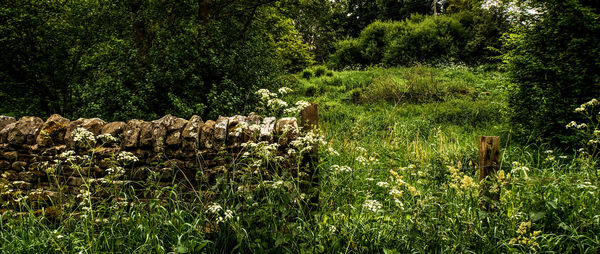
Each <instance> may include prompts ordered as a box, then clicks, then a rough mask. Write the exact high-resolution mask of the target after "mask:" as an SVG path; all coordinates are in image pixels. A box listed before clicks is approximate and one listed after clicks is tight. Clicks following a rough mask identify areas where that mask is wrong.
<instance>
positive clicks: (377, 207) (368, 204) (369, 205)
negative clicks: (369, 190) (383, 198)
mask: <svg viewBox="0 0 600 254" xmlns="http://www.w3.org/2000/svg"><path fill="white" fill-rule="evenodd" d="M362 206H363V208H365V209H367V210H368V211H371V212H374V213H378V212H379V211H381V208H383V205H382V204H381V203H379V201H377V200H373V199H367V200H366V201H365V203H363V205H362Z"/></svg>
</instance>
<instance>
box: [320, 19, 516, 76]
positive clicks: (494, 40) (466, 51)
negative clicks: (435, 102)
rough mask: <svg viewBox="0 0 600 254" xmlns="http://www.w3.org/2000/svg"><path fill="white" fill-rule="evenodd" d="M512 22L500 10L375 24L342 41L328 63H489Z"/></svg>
mask: <svg viewBox="0 0 600 254" xmlns="http://www.w3.org/2000/svg"><path fill="white" fill-rule="evenodd" d="M507 28H508V21H507V19H506V17H505V16H504V12H502V11H501V10H499V9H491V10H484V9H480V8H478V9H475V10H469V11H464V12H460V13H457V14H452V15H438V16H423V15H413V16H411V17H410V18H408V19H406V20H404V21H394V22H390V21H385V22H383V21H376V22H373V23H372V24H370V25H369V26H367V27H366V28H365V29H363V31H362V32H361V33H360V35H359V37H358V38H355V39H352V38H351V39H346V40H343V41H340V42H338V44H337V46H336V51H335V52H334V53H333V54H332V55H331V56H330V59H329V62H328V65H329V66H330V67H331V68H335V69H342V68H345V67H348V66H356V65H359V66H369V65H384V66H398V65H411V64H414V63H440V62H441V63H446V62H467V63H472V64H476V63H489V62H497V61H498V60H497V59H495V58H493V57H497V56H498V55H499V53H498V50H497V49H498V48H500V45H501V43H500V42H499V38H500V36H501V35H502V34H503V33H504V32H505V31H506V30H507Z"/></svg>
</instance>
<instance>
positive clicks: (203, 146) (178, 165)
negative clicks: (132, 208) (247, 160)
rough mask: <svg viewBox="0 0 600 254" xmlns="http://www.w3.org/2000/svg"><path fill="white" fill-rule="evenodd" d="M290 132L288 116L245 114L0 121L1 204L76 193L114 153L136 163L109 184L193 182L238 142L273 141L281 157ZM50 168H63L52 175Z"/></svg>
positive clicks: (107, 167) (294, 127) (111, 166)
mask: <svg viewBox="0 0 600 254" xmlns="http://www.w3.org/2000/svg"><path fill="white" fill-rule="evenodd" d="M81 128H83V129H85V130H86V131H82V130H83V129H81ZM284 129H285V130H286V131H285V132H284V131H283V130H284ZM297 134H298V124H297V121H296V119H295V118H282V119H276V118H274V117H265V118H262V117H260V116H258V115H256V114H253V113H251V114H250V115H248V116H240V115H237V116H233V117H219V118H218V119H216V120H207V121H203V120H202V119H201V118H200V117H198V116H193V117H191V118H190V119H183V118H178V117H175V116H172V115H166V116H164V117H162V118H160V119H158V120H154V121H142V120H135V119H134V120H129V121H128V122H111V123H107V122H105V121H103V120H101V119H98V118H91V119H83V118H80V119H77V120H75V121H70V120H69V119H66V118H64V117H62V116H60V115H57V114H55V115H52V116H50V117H49V118H48V119H46V120H45V121H44V120H42V119H41V118H38V117H33V116H25V117H22V118H21V119H18V120H17V119H15V118H12V117H7V116H0V174H1V176H0V190H1V191H2V193H3V194H2V197H1V198H2V201H3V202H4V203H3V204H6V202H7V200H8V199H10V198H14V197H15V196H16V195H15V194H16V193H30V192H32V191H35V192H36V193H45V194H47V195H50V196H51V195H54V194H53V193H55V192H56V191H57V188H58V186H62V187H60V188H62V189H60V191H61V193H63V192H64V193H71V194H76V193H79V191H80V189H81V188H82V187H83V186H84V184H86V183H90V182H101V181H103V180H105V179H106V178H107V175H109V173H111V172H112V171H114V170H115V161H118V160H120V159H122V158H118V157H119V156H121V155H122V152H128V153H131V154H133V155H135V156H136V157H137V161H135V162H132V163H130V164H127V172H126V173H124V174H123V175H122V176H121V177H119V178H118V179H117V180H115V179H113V180H115V181H114V182H117V181H118V182H119V183H120V184H132V183H134V182H135V181H138V180H144V179H146V178H148V177H149V175H150V174H151V173H156V172H159V173H160V176H159V180H160V181H161V183H162V184H163V185H173V184H175V183H177V182H184V183H186V184H194V181H196V180H197V175H198V172H201V173H202V175H203V176H207V177H210V176H211V174H215V173H217V169H218V168H222V167H223V166H224V165H227V164H228V163H230V162H231V160H232V159H233V158H236V156H239V154H240V153H241V152H243V149H244V148H243V145H242V144H243V143H244V142H247V141H257V142H258V141H266V142H269V143H277V144H278V147H279V151H278V153H279V154H280V155H281V156H288V155H287V154H286V153H284V152H283V151H284V149H285V148H286V147H287V146H288V145H289V143H290V142H291V141H292V140H294V139H295V137H297ZM70 151H72V152H70ZM128 153H123V154H128ZM67 156H68V157H69V158H70V159H71V160H81V163H82V164H81V165H78V166H76V167H75V166H73V167H70V166H69V165H75V164H77V162H74V161H70V163H67V162H65V159H66V157H67ZM58 163H62V165H63V166H62V167H61V170H60V172H55V171H54V170H53V168H55V167H56V165H57V164H58ZM7 190H8V191H7Z"/></svg>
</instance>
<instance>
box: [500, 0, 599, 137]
mask: <svg viewBox="0 0 600 254" xmlns="http://www.w3.org/2000/svg"><path fill="white" fill-rule="evenodd" d="M585 3H588V4H585ZM533 4H536V5H538V6H539V7H542V6H545V8H543V9H541V10H542V11H541V13H542V14H541V16H540V17H539V19H537V20H530V21H529V22H527V23H525V24H529V25H523V26H520V27H517V28H516V29H515V30H514V31H513V32H512V33H511V34H510V35H509V36H508V37H507V40H506V46H507V48H508V49H509V50H508V53H507V54H506V55H505V56H504V60H505V62H506V65H505V67H506V70H507V72H508V74H509V76H510V78H511V81H512V82H514V84H515V85H514V87H513V89H511V95H510V102H509V103H510V105H511V108H512V117H511V118H512V122H513V123H514V126H515V127H516V129H517V130H521V134H522V136H523V137H524V138H531V139H532V140H535V141H546V142H551V143H554V144H576V143H575V141H576V138H575V137H574V136H572V134H573V132H570V131H569V130H566V129H565V125H566V124H567V123H568V122H569V121H571V120H578V119H576V117H577V114H575V113H573V109H574V108H576V107H577V106H578V105H580V104H581V103H583V102H586V101H589V100H590V99H592V98H598V97H599V96H600V47H599V46H598V45H600V23H599V22H598V20H599V19H600V15H599V13H598V8H595V9H594V7H593V6H590V5H591V4H589V1H577V0H568V1H563V0H560V1H559V0H543V1H541V0H540V1H533Z"/></svg>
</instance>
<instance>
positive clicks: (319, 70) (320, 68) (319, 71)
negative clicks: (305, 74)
mask: <svg viewBox="0 0 600 254" xmlns="http://www.w3.org/2000/svg"><path fill="white" fill-rule="evenodd" d="M326 72H327V67H325V66H322V65H320V66H317V67H316V68H315V77H317V78H318V77H321V76H323V75H325V73H326Z"/></svg>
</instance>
